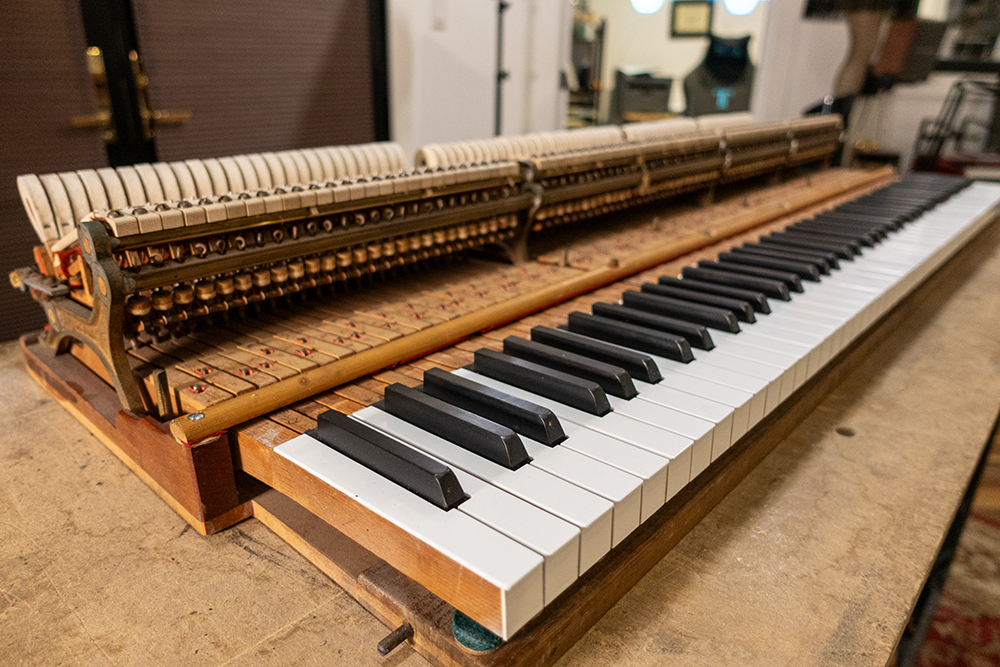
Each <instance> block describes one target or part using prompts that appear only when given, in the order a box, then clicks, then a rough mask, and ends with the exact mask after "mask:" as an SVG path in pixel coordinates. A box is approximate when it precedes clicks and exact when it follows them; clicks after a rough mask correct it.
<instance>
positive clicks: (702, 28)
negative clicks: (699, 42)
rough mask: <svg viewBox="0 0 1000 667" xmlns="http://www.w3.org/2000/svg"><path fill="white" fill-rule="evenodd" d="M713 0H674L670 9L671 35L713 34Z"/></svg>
mask: <svg viewBox="0 0 1000 667" xmlns="http://www.w3.org/2000/svg"><path fill="white" fill-rule="evenodd" d="M712 6H713V3H712V2H711V0H674V2H673V3H672V4H671V9H670V36H671V37H708V36H709V35H711V34H712Z"/></svg>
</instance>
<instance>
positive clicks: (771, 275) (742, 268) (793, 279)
mask: <svg viewBox="0 0 1000 667" xmlns="http://www.w3.org/2000/svg"><path fill="white" fill-rule="evenodd" d="M698 267H699V268H702V269H709V270H711V271H726V272H728V273H740V274H743V275H746V276H754V277H756V278H767V279H769V280H780V281H781V282H783V283H785V285H787V286H788V289H789V290H790V291H792V292H801V291H802V280H801V279H800V278H799V277H798V276H797V275H795V274H794V273H792V272H791V271H778V270H776V269H764V268H761V267H759V266H747V265H745V264H724V263H722V262H713V261H712V260H709V259H703V260H701V261H699V262H698Z"/></svg>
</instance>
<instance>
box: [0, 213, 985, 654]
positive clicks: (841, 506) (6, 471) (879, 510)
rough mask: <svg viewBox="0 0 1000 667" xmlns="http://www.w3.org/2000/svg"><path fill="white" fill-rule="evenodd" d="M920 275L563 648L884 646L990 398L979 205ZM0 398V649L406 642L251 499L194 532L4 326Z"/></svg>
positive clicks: (225, 649) (954, 494) (959, 486)
mask: <svg viewBox="0 0 1000 667" xmlns="http://www.w3.org/2000/svg"><path fill="white" fill-rule="evenodd" d="M923 296H924V298H923V300H922V301H921V302H920V303H919V305H918V306H917V308H916V309H915V310H914V311H913V312H912V313H911V314H910V315H909V316H908V317H907V319H906V320H905V323H904V325H903V326H900V327H899V328H898V329H897V330H896V331H895V332H894V333H892V335H890V336H889V337H888V338H886V339H885V340H884V341H883V342H882V343H881V344H880V345H879V346H878V347H877V348H876V349H875V351H874V353H873V354H872V355H871V356H870V357H869V358H868V360H867V362H866V363H864V364H863V365H862V366H860V367H858V368H856V369H855V370H853V371H852V372H851V373H850V374H849V375H847V376H846V378H845V379H844V380H843V381H841V382H840V384H839V385H838V386H837V387H836V389H834V391H833V392H832V393H830V394H829V395H828V396H827V397H826V398H825V399H824V400H823V402H822V403H821V404H820V405H819V407H818V408H817V409H816V410H814V411H813V412H812V413H811V414H810V415H809V416H808V417H807V418H806V419H804V420H803V421H802V422H801V424H800V425H799V426H798V427H797V428H796V429H795V430H794V431H793V432H792V433H791V434H790V435H789V436H787V437H786V438H785V439H784V440H783V441H782V442H781V443H779V444H778V446H777V447H776V448H775V450H774V451H773V453H772V454H771V455H770V456H769V457H768V458H766V459H765V460H764V462H763V463H762V464H761V465H760V466H759V467H757V469H756V470H754V471H753V472H752V473H751V474H750V475H749V476H748V477H747V478H746V479H745V480H744V481H743V482H742V483H741V484H740V485H739V486H738V487H737V488H736V490H735V491H733V492H732V493H731V494H730V495H729V496H728V497H727V498H726V499H725V500H724V501H723V502H722V503H721V504H720V505H719V506H718V507H716V508H715V509H714V510H713V511H712V512H711V513H710V514H709V515H708V517H707V518H706V519H705V520H704V521H702V522H701V524H699V525H698V527H697V528H695V529H694V530H693V531H692V532H691V533H690V534H688V535H687V537H685V538H684V539H683V540H682V541H681V542H680V544H679V545H678V546H677V547H676V548H674V549H673V551H671V552H670V554H669V555H668V556H667V557H666V558H665V559H664V560H663V561H661V562H660V563H659V565H657V566H656V567H655V568H654V569H653V570H652V571H651V572H650V573H649V575H647V576H646V577H645V578H644V579H643V580H642V581H641V582H640V584H639V585H637V586H636V587H635V588H633V589H632V591H631V592H629V593H628V594H627V595H626V596H625V597H624V598H623V599H622V600H621V601H620V602H619V603H618V604H617V605H616V606H615V607H614V608H613V609H612V611H611V612H610V613H608V614H607V615H606V616H605V617H604V618H603V619H602V620H601V621H600V622H599V623H598V624H597V625H596V626H595V627H594V628H593V629H592V630H591V631H590V632H589V633H588V634H587V635H586V636H585V637H584V639H583V640H582V641H580V642H579V643H578V644H577V645H576V646H575V647H574V648H573V649H572V650H571V651H570V652H569V653H568V654H567V655H566V656H565V657H564V658H563V660H562V662H561V663H560V664H561V665H581V666H582V665H586V666H597V665H602V666H603V665H630V666H641V665H650V666H652V665H662V664H664V663H665V662H666V661H667V660H669V661H670V664H671V665H673V666H679V665H702V664H704V665H715V664H739V665H743V666H752V665H767V666H772V665H793V664H794V665H802V664H824V665H825V664H830V665H839V664H843V665H883V664H885V662H886V660H887V659H888V658H889V656H890V654H891V652H892V650H893V647H894V646H895V644H896V641H897V638H898V637H899V634H900V632H901V631H902V629H903V626H904V624H905V622H906V619H907V617H908V615H909V612H910V609H911V607H912V605H913V603H914V602H915V600H916V597H917V595H918V593H919V591H920V588H921V586H922V583H923V581H924V578H925V576H926V574H927V571H928V568H929V567H930V565H931V563H932V561H933V559H934V555H935V553H936V551H937V548H938V545H939V543H940V541H941V539H942V537H943V534H944V532H945V530H946V529H947V527H948V525H949V524H950V522H951V519H952V515H953V513H954V511H955V509H956V507H957V505H958V502H959V500H960V498H961V496H962V493H963V491H964V490H965V487H966V485H967V482H968V480H969V477H970V475H971V473H972V470H973V467H974V465H975V462H976V460H977V458H978V456H979V454H980V452H981V451H982V448H983V444H984V442H985V439H986V437H987V434H988V431H989V427H990V425H991V423H992V421H993V419H994V417H995V415H996V413H997V408H998V405H1000V225H993V227H992V228H991V229H990V230H989V231H987V232H986V234H985V235H984V236H983V237H981V238H980V239H978V240H977V241H976V243H975V245H974V247H972V248H970V249H968V250H966V251H965V252H963V254H962V255H960V256H959V257H958V258H957V259H956V260H955V261H953V262H952V263H951V264H949V266H948V267H947V268H946V269H945V270H944V272H943V274H942V275H939V276H938V277H937V278H936V279H935V283H934V287H933V289H932V290H928V291H925V293H924V295H923ZM0 406H2V410H0V434H2V435H0V593H2V594H0V664H4V665H17V664H31V665H34V664H46V665H48V664H60V663H61V664H73V665H177V664H184V665H219V664H227V665H253V664H295V665H309V664H317V665H320V664H321V665H328V664H349V665H365V664H370V665H379V664H385V665H393V666H396V665H423V664H426V663H425V662H424V661H423V659H422V658H420V657H419V656H418V655H416V654H415V653H414V652H413V651H412V650H411V649H409V648H408V647H406V646H403V647H401V648H399V649H397V650H396V651H395V652H394V653H392V654H391V655H390V656H389V657H388V658H385V659H382V658H379V656H378V655H377V654H376V652H375V648H374V647H375V643H376V642H377V641H378V640H379V639H381V638H382V637H383V636H384V635H385V634H386V633H387V630H386V629H385V628H384V627H383V626H382V625H381V624H380V623H379V622H378V621H376V620H375V619H374V618H373V617H372V616H370V615H368V613H367V612H365V611H364V610H363V609H362V608H361V607H360V606H359V605H358V604H357V603H355V602H354V601H353V600H352V599H351V598H350V597H348V596H347V595H346V594H345V593H343V592H342V591H341V590H340V589H338V588H337V586H335V585H334V584H332V583H331V582H330V581H329V580H328V579H327V578H326V577H325V576H324V575H323V574H322V573H321V572H319V571H318V570H317V569H316V568H314V567H313V566H312V565H311V564H310V563H308V562H307V561H306V560H304V559H303V558H302V557H300V556H299V555H298V554H297V553H296V552H294V551H293V550H292V549H291V548H290V547H288V546H287V545H286V544H285V543H284V542H282V541H281V540H280V539H278V538H277V537H276V536H275V535H273V534H272V533H270V532H269V531H268V530H267V529H266V528H264V527H263V526H262V525H261V524H260V523H258V522H257V521H256V520H255V519H250V520H248V521H245V522H243V523H242V524H239V525H237V526H235V527H234V528H231V529H229V530H226V531H223V532H222V533H220V534H217V535H214V536H211V537H202V536H200V535H198V534H197V533H195V532H194V531H193V530H192V529H191V528H190V527H189V526H188V525H187V523H186V522H185V521H184V520H183V519H181V518H180V517H179V516H178V515H176V514H175V513H174V512H173V511H172V510H171V509H170V508H169V507H168V506H167V505H166V504H164V503H163V502H162V501H161V500H160V499H159V498H158V497H157V496H156V495H155V494H154V493H153V492H152V491H151V490H150V489H149V488H147V487H146V486H145V485H144V484H143V483H142V481H141V480H140V479H139V478H138V477H136V476H135V475H134V474H132V473H131V472H130V471H129V470H128V469H127V468H126V467H125V466H124V465H123V464H122V463H120V462H119V461H118V459H116V458H115V457H114V456H113V455H112V454H111V453H110V452H109V451H108V450H106V449H105V448H104V446H103V445H101V444H100V442H98V440H97V439H95V438H94V437H93V436H91V435H90V434H89V433H88V432H87V431H86V429H85V428H84V427H82V426H81V425H80V424H79V423H78V422H77V421H76V420H75V419H74V418H73V417H72V416H71V415H70V414H69V413H68V412H67V411H65V410H64V409H63V408H62V407H60V406H59V404H58V403H56V402H55V400H54V399H53V398H52V397H51V396H50V395H49V394H48V393H46V392H45V391H44V390H43V389H42V388H41V387H39V386H37V385H36V384H35V383H34V382H33V381H32V380H31V379H30V378H29V377H28V375H27V373H26V372H25V370H24V368H23V363H22V361H21V357H20V350H19V348H18V346H17V344H16V343H7V344H3V345H0ZM851 434H853V435H851Z"/></svg>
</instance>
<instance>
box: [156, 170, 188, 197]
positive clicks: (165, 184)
mask: <svg viewBox="0 0 1000 667" xmlns="http://www.w3.org/2000/svg"><path fill="white" fill-rule="evenodd" d="M152 166H153V170H154V171H155V172H156V176H157V178H159V180H160V187H161V188H162V190H163V199H164V200H165V201H172V202H176V201H180V200H181V199H184V195H183V194H181V186H180V184H179V183H178V182H177V175H176V174H174V170H173V169H171V168H170V165H169V164H167V163H166V162H154V163H153V165H152Z"/></svg>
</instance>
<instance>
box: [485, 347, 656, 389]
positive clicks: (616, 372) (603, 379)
mask: <svg viewBox="0 0 1000 667" xmlns="http://www.w3.org/2000/svg"><path fill="white" fill-rule="evenodd" d="M503 351H504V352H506V353H507V354H509V355H511V356H512V357H519V358H521V359H527V360H528V361H533V362H535V363H536V364H541V365H542V366H546V367H548V368H552V369H555V370H557V371H562V372H564V373H569V374H570V375H575V376H576V377H578V378H583V379H585V380H593V381H594V382H596V383H597V384H599V385H601V388H602V389H603V390H604V393H606V394H611V395H612V396H617V397H619V398H625V399H630V398H635V397H636V396H638V395H639V392H638V391H636V390H635V385H634V384H633V383H632V377H631V376H630V375H629V374H628V373H627V372H626V371H625V369H624V368H622V367H621V366H614V365H612V364H606V363H604V362H603V361H597V360H596V359H590V358H589V357H585V356H583V355H580V354H576V353H575V352H567V351H566V350H561V349H559V348H558V347H550V346H549V345H544V344H542V343H539V342H537V341H533V340H527V339H525V338H519V337H517V336H508V337H507V338H504V341H503Z"/></svg>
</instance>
